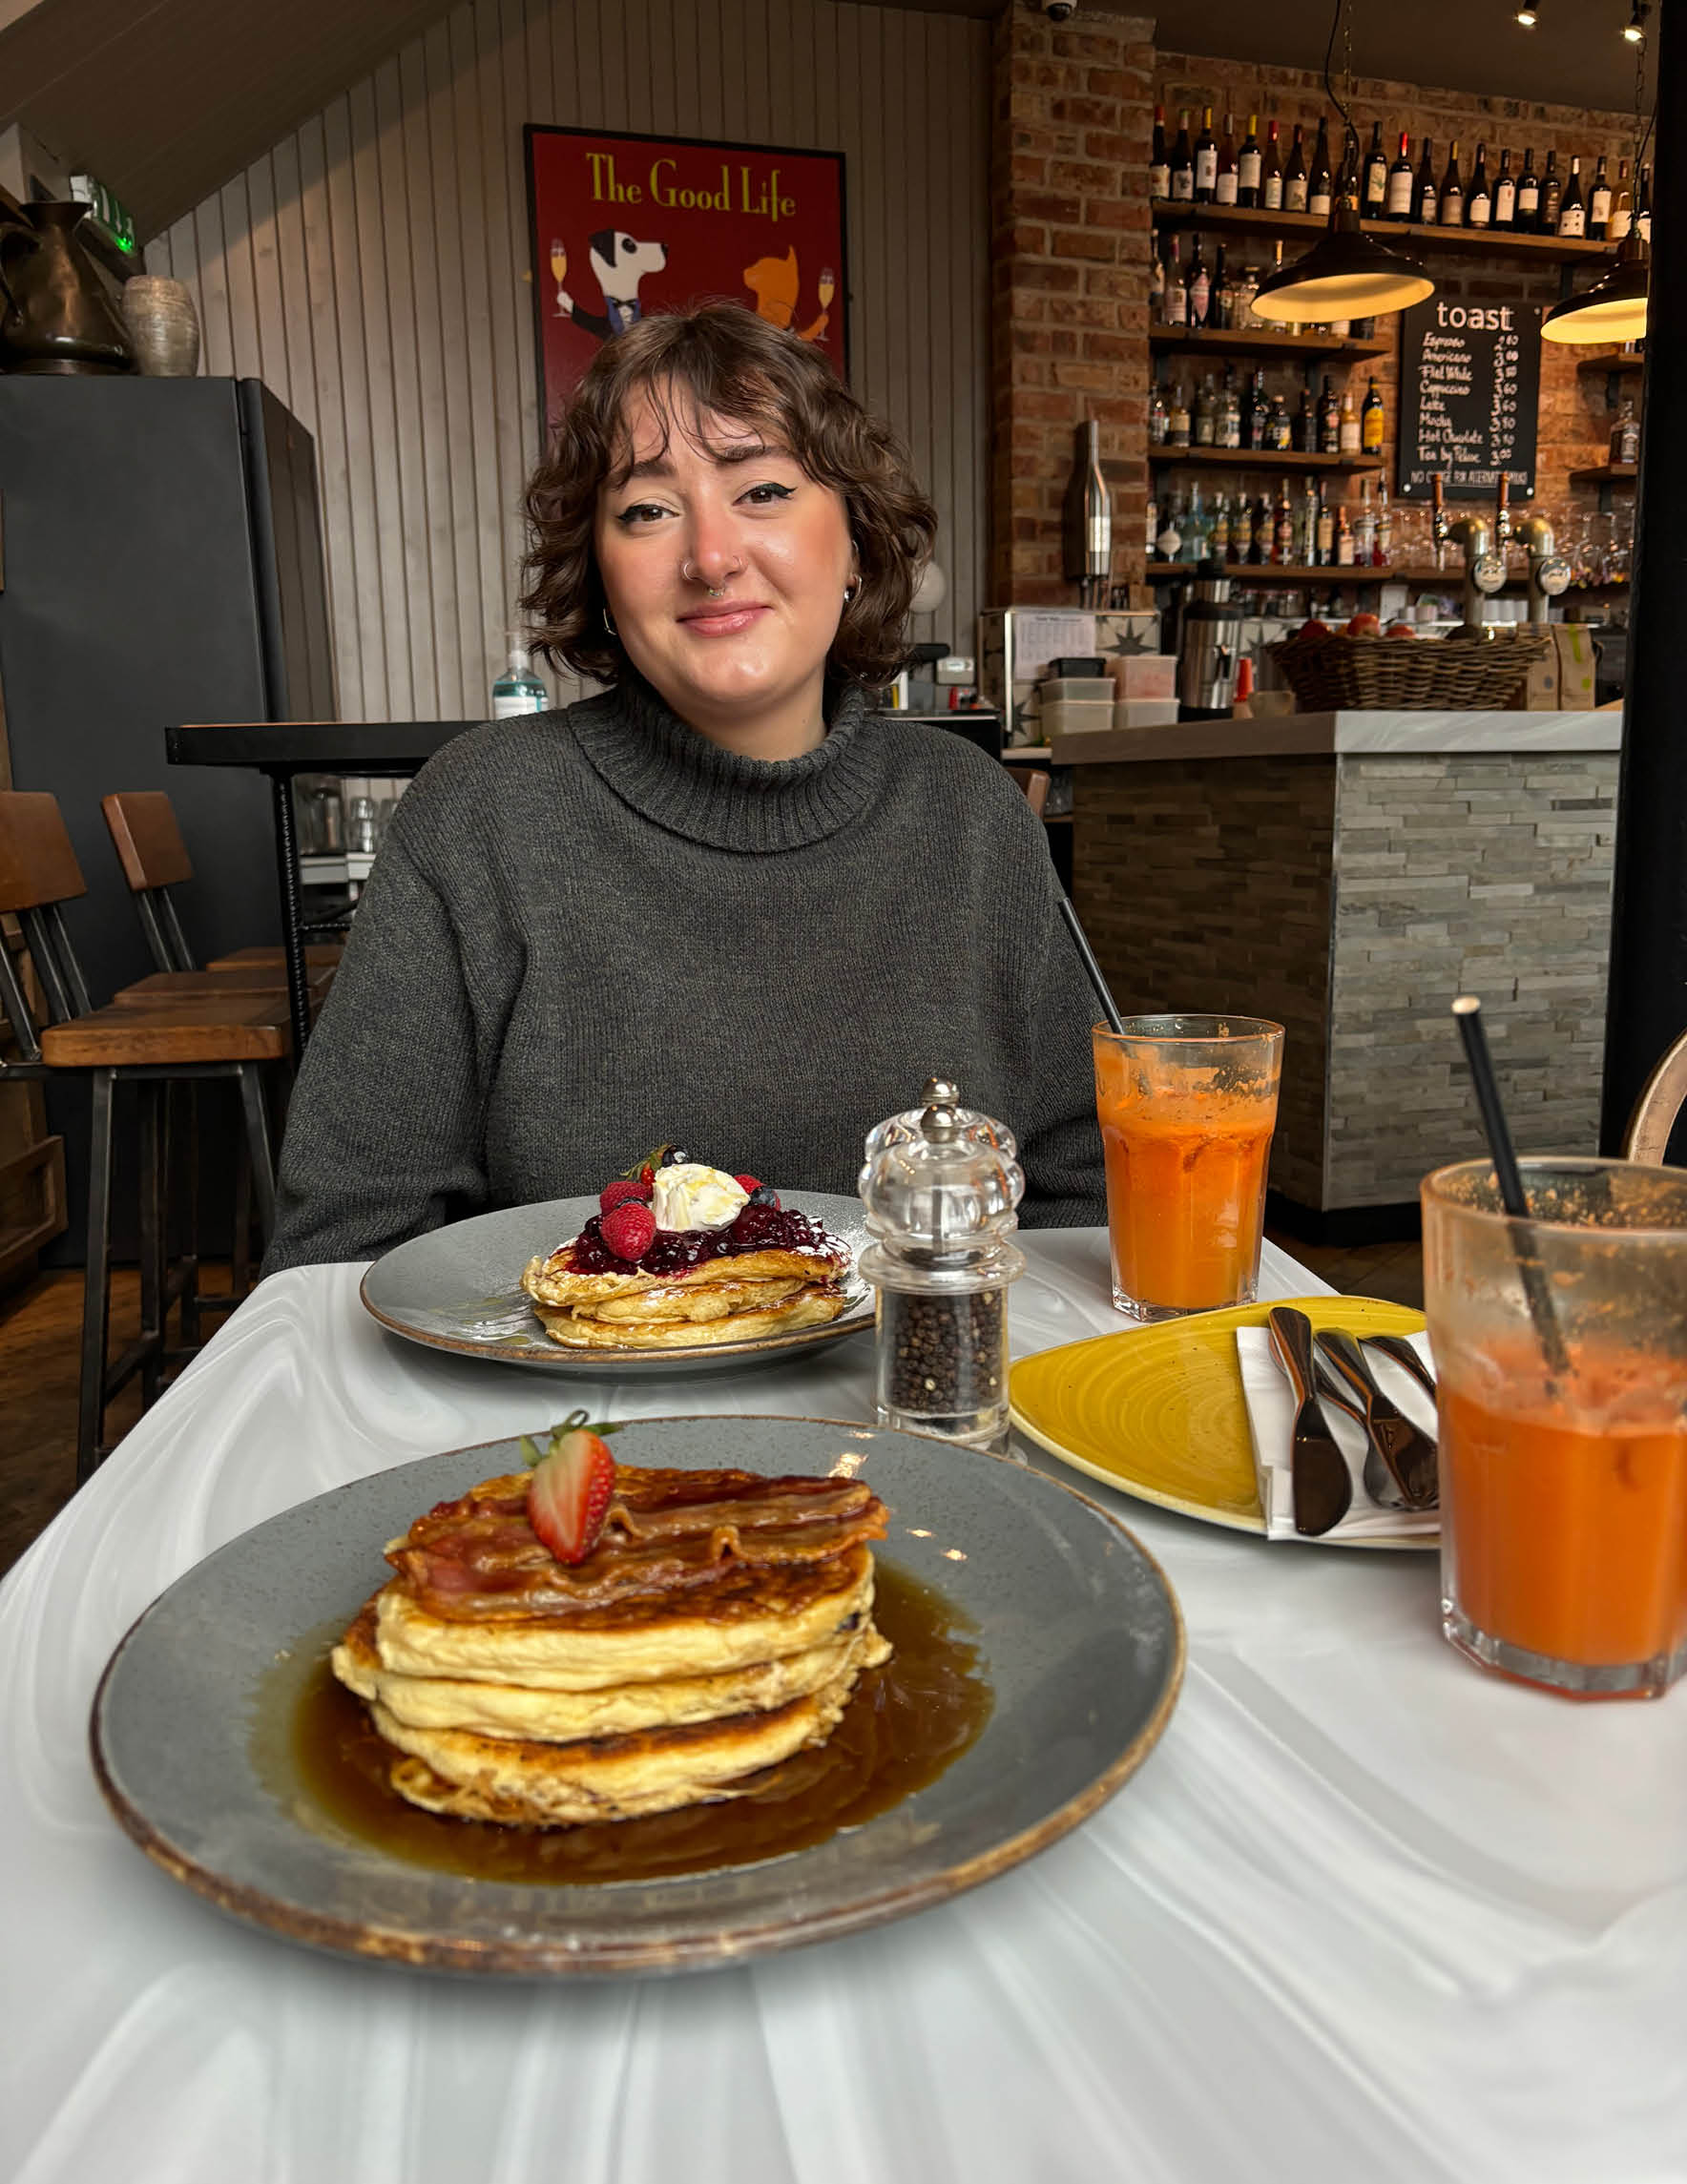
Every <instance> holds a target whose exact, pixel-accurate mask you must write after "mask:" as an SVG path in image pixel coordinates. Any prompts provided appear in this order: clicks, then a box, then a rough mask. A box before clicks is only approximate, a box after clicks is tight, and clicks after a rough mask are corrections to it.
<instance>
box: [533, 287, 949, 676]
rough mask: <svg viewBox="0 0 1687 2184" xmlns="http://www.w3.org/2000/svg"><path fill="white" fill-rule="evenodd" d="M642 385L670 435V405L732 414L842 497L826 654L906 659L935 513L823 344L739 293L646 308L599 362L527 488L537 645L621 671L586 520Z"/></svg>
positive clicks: (858, 668) (609, 479) (832, 666)
mask: <svg viewBox="0 0 1687 2184" xmlns="http://www.w3.org/2000/svg"><path fill="white" fill-rule="evenodd" d="M638 392H642V393H644V394H645V395H646V396H647V398H648V399H649V401H650V403H651V405H652V407H653V408H654V409H655V411H656V416H657V419H658V421H659V422H660V424H661V426H662V431H663V436H664V438H663V444H664V446H665V445H666V436H667V434H668V433H670V432H671V431H672V430H673V429H674V424H675V418H676V413H678V415H679V417H680V419H681V429H685V426H686V424H687V423H689V422H692V421H695V420H697V419H699V418H707V417H710V416H715V417H724V418H730V419H731V420H732V421H733V422H734V423H735V424H739V425H748V426H756V427H758V428H759V429H760V430H761V431H762V432H764V433H765V434H766V435H767V437H768V439H769V441H770V442H771V443H774V444H776V445H778V446H780V447H784V448H786V449H788V450H789V452H790V453H791V455H792V456H794V457H795V459H796V461H797V462H798V463H799V464H800V465H801V466H802V468H803V469H804V470H805V471H806V472H807V473H808V475H809V476H810V477H811V478H813V479H815V480H816V481H817V483H819V484H821V485H824V486H831V487H834V488H835V489H837V491H838V492H839V493H841V494H842V495H843V498H844V509H845V511H846V514H847V518H848V523H849V534H850V537H851V539H852V540H853V542H854V546H855V558H856V565H857V568H858V570H859V572H860V581H859V583H858V584H857V586H856V589H855V595H854V597H853V598H852V599H851V600H850V601H849V603H848V605H847V606H846V607H845V608H844V618H843V620H842V621H841V622H840V623H839V625H838V634H837V635H836V637H834V639H833V640H832V648H831V652H830V654H829V655H828V656H827V661H826V665H827V669H828V671H829V672H830V673H832V674H834V675H837V676H844V677H846V678H848V679H850V680H853V681H856V682H862V683H866V684H868V685H873V686H876V685H879V684H883V683H886V682H888V681H889V680H890V679H891V677H892V676H894V675H895V674H896V673H897V671H898V670H899V669H900V668H901V667H902V665H903V663H904V661H905V659H906V656H907V639H906V621H907V614H908V604H909V601H910V600H911V599H912V598H913V595H914V588H915V586H916V585H917V584H918V582H919V580H920V572H921V571H922V569H923V568H924V567H925V564H926V562H927V559H928V558H929V556H930V553H931V548H932V543H933V541H934V540H935V538H936V536H937V510H935V509H934V508H933V507H932V505H931V503H930V502H929V501H928V500H927V498H926V496H925V494H924V493H923V492H922V491H921V490H920V489H919V486H918V485H917V484H916V482H915V480H914V478H913V475H912V472H911V470H910V468H909V466H908V458H907V455H906V451H905V449H904V448H903V446H902V444H901V442H900V441H899V440H898V439H897V438H896V436H895V434H894V433H893V432H892V431H891V430H890V428H889V426H886V425H883V424H881V423H880V422H879V420H878V419H877V418H873V417H869V416H868V415H867V413H866V411H865V410H864V408H863V407H862V406H861V404H860V403H859V402H858V401H857V400H856V398H855V396H854V395H853V394H851V393H850V391H849V389H848V388H847V387H846V386H845V385H844V384H843V382H842V381H841V380H840V379H839V378H838V377H837V375H836V374H835V373H834V371H833V370H832V367H831V365H830V364H828V363H827V361H826V359H825V357H824V355H823V352H822V351H821V350H820V349H818V348H817V347H815V346H814V344H813V343H808V342H803V341H799V340H798V338H797V337H796V335H794V334H788V333H784V332H781V329H780V328H779V327H777V326H772V325H769V324H768V322H767V321H766V320H765V319H760V318H758V317H757V316H756V314H755V313H754V312H753V311H749V310H746V309H745V308H744V307H743V306H742V305H741V304H738V303H705V304H702V305H699V306H698V309H696V310H693V311H685V312H674V313H665V314H661V315H659V316H653V317H651V318H648V319H641V320H639V321H638V322H637V323H636V324H635V325H633V326H630V327H628V329H627V331H626V332H625V333H623V334H617V335H616V336H615V337H614V339H613V340H612V341H608V342H605V343H604V344H603V346H602V348H601V349H599V351H598V352H597V355H596V356H595V357H594V359H593V361H592V364H591V366H590V368H589V369H588V370H587V373H586V376H585V378H584V379H582V380H581V382H580V384H579V385H578V387H576V389H575V390H574V396H573V401H572V402H571V403H570V404H569V406H568V408H567V410H566V411H565V412H564V414H563V417H562V421H561V423H560V424H559V425H558V426H557V428H556V433H555V436H554V438H553V439H552V444H551V449H550V452H549V453H548V454H547V456H546V457H545V460H544V461H543V462H542V463H541V464H540V465H539V468H538V469H537V470H536V471H535V472H534V473H533V477H532V481H531V484H530V485H529V487H528V494H527V512H528V522H529V525H530V527H531V546H530V548H529V551H528V556H527V565H526V575H527V587H528V588H527V591H526V592H525V593H524V594H523V596H522V600H521V605H522V608H523V611H524V612H525V613H526V614H527V615H528V616H529V618H530V620H531V624H532V629H533V636H532V643H533V649H534V650H535V651H536V652H540V653H543V654H544V655H545V656H546V658H547V659H549V660H551V661H552V662H553V663H556V664H566V665H567V666H569V667H571V668H573V669H574V670H575V672H576V673H577V674H580V675H585V676H594V678H595V679H596V680H597V681H599V682H614V681H617V680H618V679H619V678H620V677H621V676H623V675H625V674H626V672H627V664H628V663H627V655H626V653H625V651H624V650H623V649H622V646H621V643H620V640H619V639H618V638H617V637H615V636H614V635H612V634H610V633H609V631H608V630H607V629H606V627H605V624H604V619H603V609H604V606H605V605H606V600H605V596H604V590H603V578H602V576H601V574H600V573H599V571H598V567H597V556H596V554H595V552H594V551H593V526H594V520H595V517H596V512H597V494H598V489H599V488H600V487H602V486H604V485H606V484H614V483H616V482H618V479H619V478H620V477H623V476H625V474H626V472H627V470H628V469H630V468H631V467H632V463H633V451H632V445H631V441H630V438H629V434H628V429H627V423H626V420H627V416H628V412H629V407H630V405H631V402H632V398H633V396H634V395H635V393H638Z"/></svg>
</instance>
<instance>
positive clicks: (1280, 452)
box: [1102, 447, 1383, 478]
mask: <svg viewBox="0 0 1687 2184" xmlns="http://www.w3.org/2000/svg"><path fill="white" fill-rule="evenodd" d="M1148 466H1149V468H1150V469H1153V470H1182V469H1190V470H1280V471H1289V470H1331V471H1339V472H1343V473H1344V474H1346V475H1349V476H1357V475H1358V474H1359V472H1360V471H1362V470H1366V471H1369V470H1380V469H1381V468H1382V467H1383V458H1382V457H1381V455H1302V454H1299V453H1294V452H1290V451H1288V450H1285V449H1281V448H1278V449H1272V448H1268V447H1151V448H1150V449H1149V450H1148ZM1102 468H1104V469H1105V470H1106V471H1107V472H1108V474H1109V476H1112V475H1113V474H1114V471H1115V470H1116V471H1117V473H1118V475H1119V476H1121V477H1124V478H1129V477H1132V476H1133V475H1134V474H1135V465H1134V464H1130V463H1121V464H1116V465H1115V464H1111V463H1110V464H1104V465H1103V466H1102Z"/></svg>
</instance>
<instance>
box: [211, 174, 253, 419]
mask: <svg viewBox="0 0 1687 2184" xmlns="http://www.w3.org/2000/svg"><path fill="white" fill-rule="evenodd" d="M219 199H220V204H221V210H222V272H223V293H224V295H225V296H226V298H227V309H228V327H229V341H230V346H231V350H232V353H233V356H234V372H235V376H236V378H237V379H261V378H262V376H263V357H262V346H261V343H260V339H259V326H258V282H257V276H256V273H255V271H254V268H253V264H252V207H251V199H250V193H249V191H248V187H247V179H246V177H245V175H244V174H240V175H237V176H236V177H235V178H234V180H233V181H232V182H226V183H224V185H223V187H222V189H221V191H220V192H219Z"/></svg>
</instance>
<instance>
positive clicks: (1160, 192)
mask: <svg viewBox="0 0 1687 2184" xmlns="http://www.w3.org/2000/svg"><path fill="white" fill-rule="evenodd" d="M1148 194H1149V196H1150V197H1151V198H1156V200H1157V199H1158V198H1169V197H1170V196H1171V194H1172V161H1171V156H1170V154H1169V153H1168V152H1167V150H1166V110H1165V108H1164V107H1163V106H1156V108H1155V110H1154V150H1153V152H1152V153H1151V154H1150V155H1149V160H1148Z"/></svg>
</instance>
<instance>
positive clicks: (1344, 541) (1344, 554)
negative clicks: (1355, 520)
mask: <svg viewBox="0 0 1687 2184" xmlns="http://www.w3.org/2000/svg"><path fill="white" fill-rule="evenodd" d="M1357 559H1358V546H1357V544H1356V542H1355V540H1354V536H1353V527H1352V525H1351V524H1350V523H1349V522H1348V521H1347V504H1346V502H1345V501H1343V503H1342V505H1341V507H1340V508H1339V509H1337V510H1336V567H1337V568H1338V569H1351V568H1352V566H1353V564H1354V562H1355V561H1356V560H1357Z"/></svg>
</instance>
